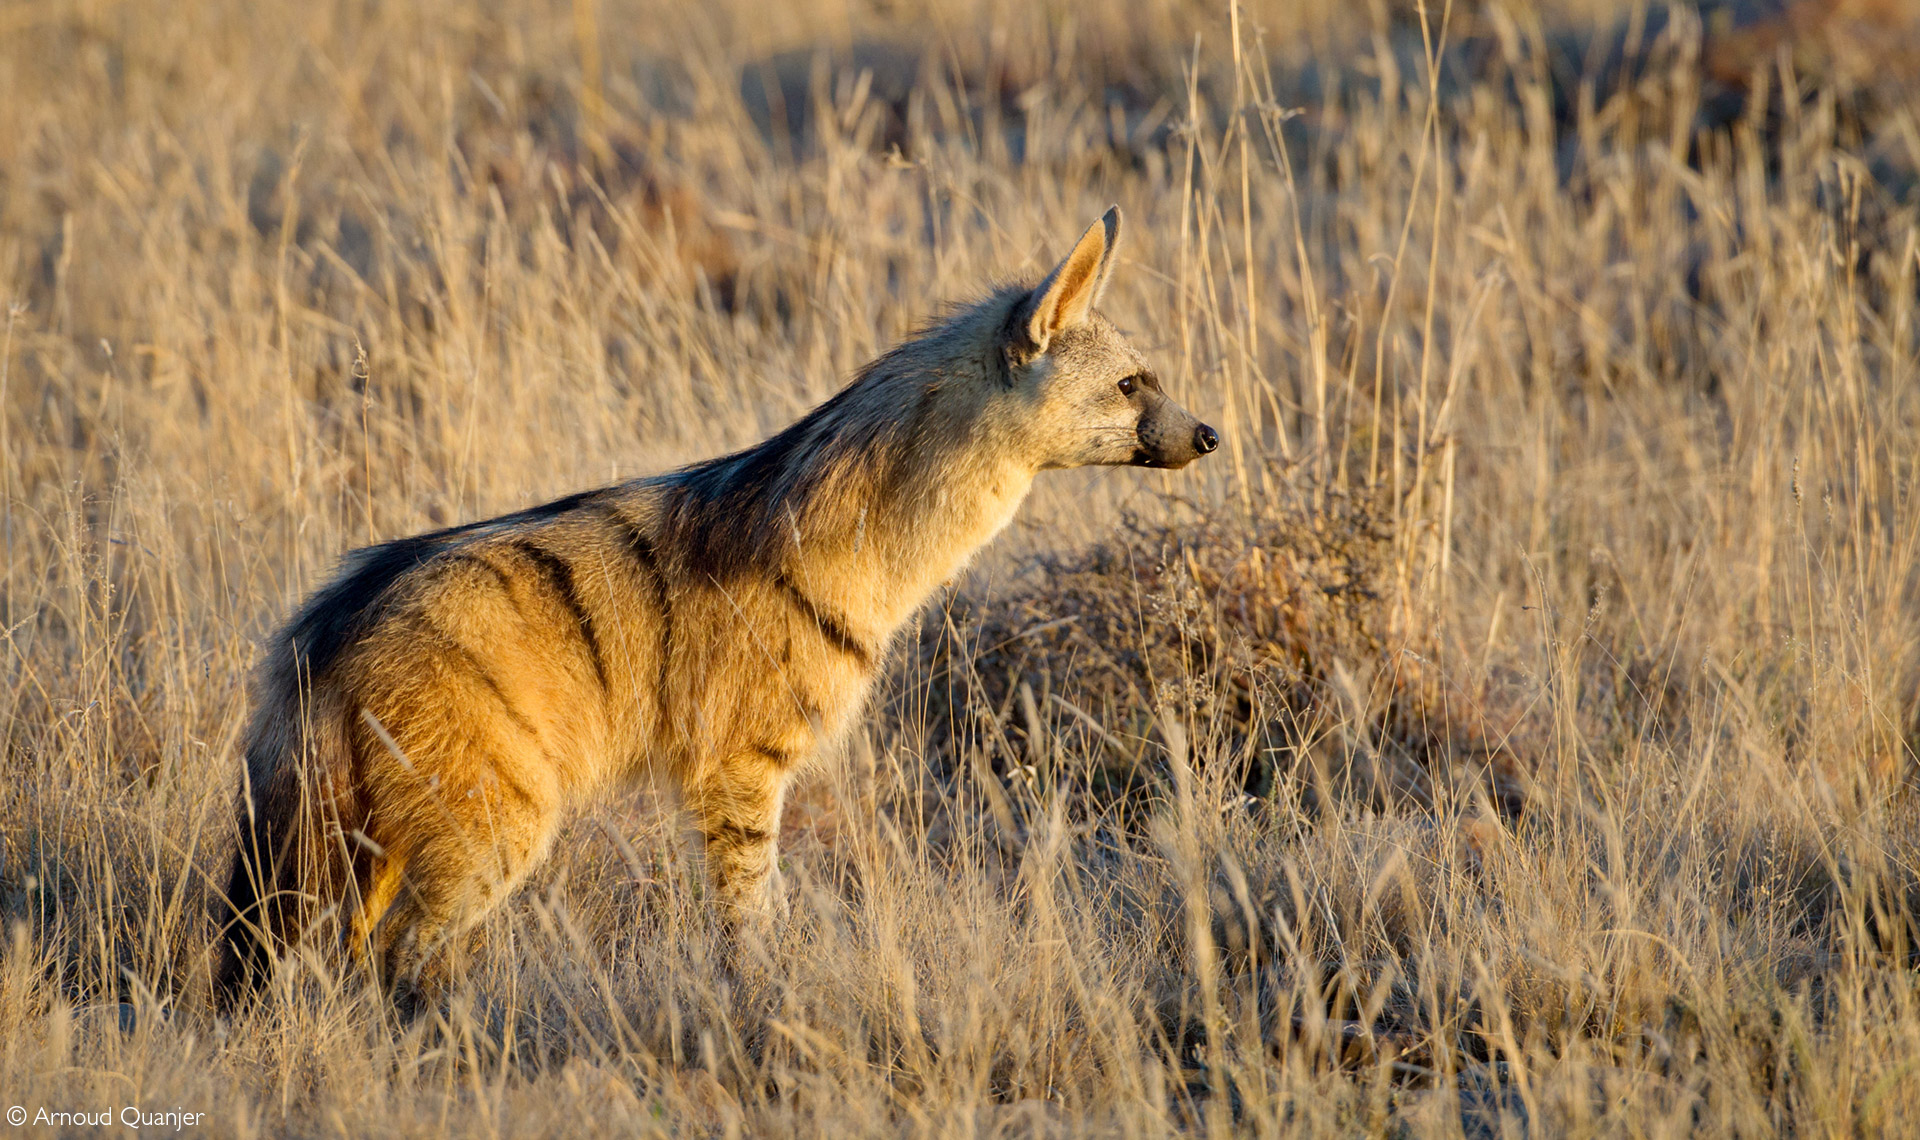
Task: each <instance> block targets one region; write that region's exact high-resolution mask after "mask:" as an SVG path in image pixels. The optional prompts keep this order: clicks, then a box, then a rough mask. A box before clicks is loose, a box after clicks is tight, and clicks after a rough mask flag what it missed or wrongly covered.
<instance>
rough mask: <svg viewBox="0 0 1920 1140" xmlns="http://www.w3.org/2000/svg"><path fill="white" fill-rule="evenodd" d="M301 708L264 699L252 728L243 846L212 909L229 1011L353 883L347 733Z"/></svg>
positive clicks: (222, 996)
mask: <svg viewBox="0 0 1920 1140" xmlns="http://www.w3.org/2000/svg"><path fill="white" fill-rule="evenodd" d="M265 687H268V688H271V687H273V686H272V685H271V684H269V685H268V686H265ZM296 700H297V698H296ZM299 708H300V706H299V704H298V703H293V704H291V705H289V704H286V703H281V702H276V701H273V700H263V701H261V702H260V705H259V708H258V711H257V712H256V715H255V720H254V724H253V730H252V732H251V733H250V737H251V739H250V743H249V747H248V749H247V774H248V782H247V784H246V786H244V787H242V788H241V789H240V803H239V826H238V827H237V829H236V830H237V831H238V833H239V843H238V845H237V846H236V847H235V849H234V853H233V864H232V869H231V870H230V871H229V872H228V874H227V889H226V895H225V897H224V898H223V899H221V900H220V901H219V903H218V904H217V905H216V906H215V908H214V913H215V916H216V919H217V921H218V923H219V935H218V940H219V943H220V961H219V964H218V966H216V967H215V970H214V977H213V996H214V1004H215V1008H216V1009H217V1010H218V1011H219V1012H220V1013H222V1014H229V1013H232V1012H233V1011H234V1010H235V1009H236V1008H238V1007H240V1006H241V1005H243V1004H244V1003H245V1002H247V1001H248V1000H249V999H250V998H251V997H252V996H253V995H254V994H255V993H256V992H257V991H258V990H259V988H260V987H261V986H262V985H264V984H265V983H266V981H267V980H268V979H269V978H270V977H271V976H272V974H273V964H274V959H275V956H276V953H277V952H278V950H280V949H282V948H284V947H287V946H291V945H293V944H294V943H295V942H296V941H298V939H299V938H300V936H301V935H302V934H303V933H304V932H305V930H306V928H307V926H308V925H309V923H310V922H311V921H312V920H313V918H314V917H315V916H316V915H317V914H318V913H320V912H321V911H322V910H324V909H325V908H326V907H328V906H330V905H334V904H337V903H338V902H339V901H341V900H342V899H343V898H344V897H345V895H346V894H347V891H346V890H345V889H344V888H346V887H347V886H348V885H349V884H350V882H351V880H352V868H351V866H350V865H349V864H350V860H349V859H348V857H347V854H346V852H345V851H344V850H343V849H342V848H341V844H340V842H339V836H340V834H341V828H340V821H341V816H342V813H341V811H340V808H341V807H342V806H344V805H343V804H342V802H341V799H342V797H341V796H340V794H339V793H340V792H342V791H346V792H347V793H348V796H347V798H351V789H347V788H345V787H344V786H343V785H344V781H345V778H346V777H347V775H348V773H349V772H350V770H351V765H350V757H349V756H348V754H347V750H348V748H349V743H348V739H349V737H348V733H347V732H346V731H345V726H344V724H342V723H341V722H340V718H339V717H338V716H337V715H333V716H327V715H324V714H322V715H320V716H315V717H313V718H312V719H310V720H309V719H308V718H307V717H303V716H301V715H300V713H299V711H298V710H299ZM312 711H317V710H312ZM303 721H304V722H305V723H302V722H303Z"/></svg>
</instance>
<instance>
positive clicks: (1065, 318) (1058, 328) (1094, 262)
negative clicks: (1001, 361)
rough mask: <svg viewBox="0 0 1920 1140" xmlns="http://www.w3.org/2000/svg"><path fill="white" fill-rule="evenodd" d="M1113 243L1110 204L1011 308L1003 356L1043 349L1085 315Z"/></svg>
mask: <svg viewBox="0 0 1920 1140" xmlns="http://www.w3.org/2000/svg"><path fill="white" fill-rule="evenodd" d="M1119 248H1120V207H1118V206H1110V207H1108V208H1107V212H1106V213H1105V214H1103V215H1101V217H1100V220H1099V221H1097V222H1095V223H1093V225H1091V226H1088V227H1087V232H1086V233H1084V234H1082V235H1080V240H1079V241H1078V242H1077V243H1075V245H1074V247H1073V252H1072V253H1069V254H1068V255H1067V257H1066V260H1065V261H1062V262H1061V263H1060V264H1059V265H1056V266H1054V269H1053V272H1052V273H1049V274H1047V279H1046V280H1045V281H1042V282H1041V283H1040V284H1039V285H1037V286H1035V287H1034V290H1033V292H1031V293H1029V294H1027V296H1026V299H1025V300H1023V301H1021V302H1020V304H1019V306H1018V307H1017V308H1015V309H1014V319H1013V322H1012V325H1011V327H1010V328H1009V329H1008V330H1007V332H1008V339H1009V342H1010V343H1009V344H1008V345H1007V358H1008V360H1009V361H1011V362H1012V363H1015V364H1025V363H1027V362H1029V361H1031V360H1032V359H1033V358H1034V357H1037V356H1039V355H1040V354H1041V353H1043V352H1045V351H1047V346H1048V345H1050V344H1052V343H1053V338H1054V337H1056V336H1058V335H1060V333H1061V332H1063V331H1064V330H1066V329H1070V328H1072V327H1073V326H1075V325H1077V324H1079V323H1080V322H1082V321H1084V320H1086V319H1087V314H1088V313H1091V312H1093V307H1094V305H1096V304H1098V303H1099V301H1100V294H1101V293H1102V292H1103V291H1104V290H1105V289H1106V287H1107V274H1108V273H1110V272H1112V270H1113V255H1114V253H1115V252H1116V251H1118V250H1119Z"/></svg>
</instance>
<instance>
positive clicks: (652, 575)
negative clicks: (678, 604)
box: [597, 501, 673, 720]
mask: <svg viewBox="0 0 1920 1140" xmlns="http://www.w3.org/2000/svg"><path fill="white" fill-rule="evenodd" d="M597 505H598V506H599V507H600V509H601V510H602V511H603V512H604V513H605V514H606V516H607V519H608V520H609V521H611V522H612V523H613V525H614V527H615V528H616V529H618V530H619V531H620V537H621V538H622V539H624V540H625V541H626V544H627V553H629V554H631V555H633V560H634V561H635V562H638V563H639V564H640V565H641V567H642V568H643V569H644V570H646V572H647V579H648V581H650V582H652V583H653V603H654V605H655V606H657V607H659V610H660V675H659V677H657V678H656V679H655V680H654V694H653V707H654V708H655V709H656V710H658V712H659V715H660V717H661V719H662V720H664V719H666V715H667V676H668V668H667V663H668V662H669V661H671V660H672V658H673V599H672V597H671V596H669V594H668V593H667V576H666V575H665V574H664V573H662V572H661V570H660V556H659V554H658V552H656V551H655V550H654V548H653V540H652V539H650V538H648V537H647V536H646V534H645V533H644V532H643V531H641V529H640V528H639V527H638V526H636V525H635V524H634V521H633V520H632V519H630V518H628V517H627V516H626V515H624V514H622V513H621V511H620V508H619V507H618V506H616V505H615V504H614V503H612V502H606V501H602V502H601V503H599V504H597Z"/></svg>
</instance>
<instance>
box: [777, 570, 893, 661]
mask: <svg viewBox="0 0 1920 1140" xmlns="http://www.w3.org/2000/svg"><path fill="white" fill-rule="evenodd" d="M773 580H774V582H775V583H776V584H777V585H778V586H779V587H780V588H781V589H782V590H785V591H786V592H787V600H788V601H790V602H792V603H793V605H794V608H795V609H797V610H799V611H800V612H801V613H803V614H806V615H807V616H808V617H810V618H812V619H813V624H815V625H817V626H819V627H820V636H821V637H824V638H826V639H827V643H828V644H830V645H832V646H833V647H834V648H835V649H838V650H839V651H840V652H842V653H844V654H846V655H847V656H849V657H851V658H853V659H854V660H855V661H858V662H860V666H861V668H871V667H872V665H873V654H872V653H871V652H870V651H869V650H868V649H867V647H866V646H865V645H863V644H862V643H861V641H860V639H859V638H857V637H855V636H854V635H853V633H852V631H850V630H848V629H847V626H846V623H845V622H843V621H842V620H841V619H840V616H839V615H838V614H835V613H832V612H831V611H828V610H825V609H822V608H821V607H820V606H818V605H816V604H814V600H813V599H812V598H810V597H808V596H807V594H806V592H805V591H804V590H802V589H801V588H800V587H799V586H796V585H794V582H793V579H791V578H789V577H787V573H786V571H784V570H782V571H780V572H779V573H777V574H775V575H774V576H773Z"/></svg>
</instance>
